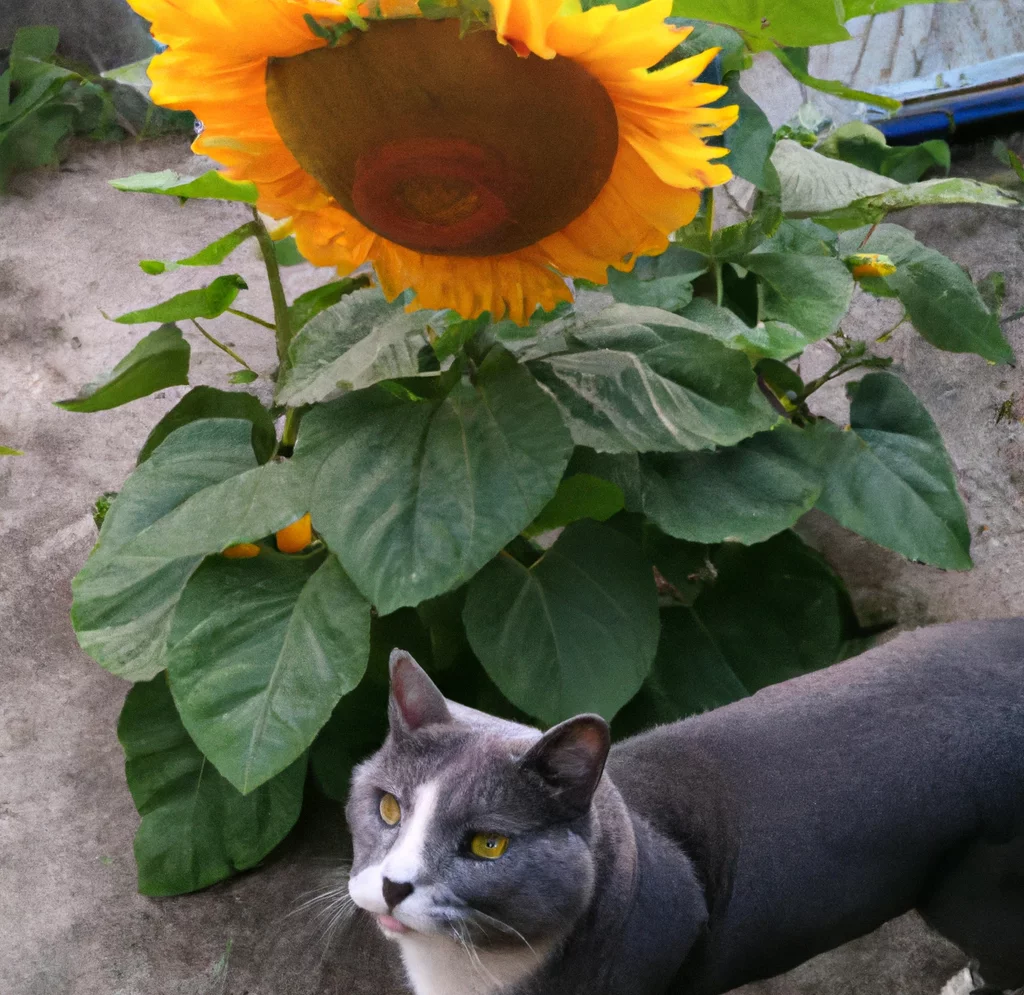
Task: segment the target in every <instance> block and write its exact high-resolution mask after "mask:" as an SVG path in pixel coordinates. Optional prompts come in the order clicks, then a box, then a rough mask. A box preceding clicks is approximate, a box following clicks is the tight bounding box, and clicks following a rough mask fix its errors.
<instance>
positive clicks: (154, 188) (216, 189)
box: [110, 169, 258, 204]
mask: <svg viewBox="0 0 1024 995" xmlns="http://www.w3.org/2000/svg"><path fill="white" fill-rule="evenodd" d="M110 185H111V186H112V187H113V188H114V189H115V190H124V191H127V192H128V193H156V194H165V195H166V196H169V197H179V198H181V200H183V201H184V200H197V199H198V200H229V201H241V202H242V203H244V204H255V203H256V198H257V196H258V191H257V190H256V184H255V183H248V182H245V183H239V182H237V181H235V180H229V179H227V177H225V176H222V175H221V174H220V173H218V172H217V170H215V169H211V170H209V171H208V172H206V173H203V174H202V175H201V176H182V175H181V174H180V173H176V172H174V170H173V169H165V170H162V171H161V172H159V173H136V174H135V175H134V176H126V177H124V178H123V179H120V180H110Z"/></svg>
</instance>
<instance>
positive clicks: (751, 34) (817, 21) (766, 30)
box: [672, 0, 850, 48]
mask: <svg viewBox="0 0 1024 995" xmlns="http://www.w3.org/2000/svg"><path fill="white" fill-rule="evenodd" d="M672 13H673V15H675V16H676V17H693V18H697V19H698V20H701V21H712V22H714V23H715V24H726V25H728V26H729V27H733V28H738V29H739V30H740V31H742V32H743V34H744V36H745V37H746V39H747V43H748V44H749V45H750V46H751V47H753V48H769V47H771V46H773V45H827V44H828V43H829V42H833V41H844V40H845V39H847V38H849V37H850V33H849V32H848V31H847V30H846V28H844V27H843V20H844V13H843V6H842V4H841V3H837V2H836V0H674V3H673V4H672Z"/></svg>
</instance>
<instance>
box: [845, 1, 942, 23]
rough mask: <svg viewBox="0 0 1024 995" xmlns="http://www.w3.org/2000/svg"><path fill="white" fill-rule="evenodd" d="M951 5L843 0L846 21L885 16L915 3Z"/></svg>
mask: <svg viewBox="0 0 1024 995" xmlns="http://www.w3.org/2000/svg"><path fill="white" fill-rule="evenodd" d="M932 2H936V3H951V2H953V0H843V8H844V9H845V11H846V19H847V20H850V19H851V18H853V17H863V16H865V15H866V14H886V13H888V12H889V11H890V10H899V9H900V8H901V7H909V6H910V5H911V4H915V3H932Z"/></svg>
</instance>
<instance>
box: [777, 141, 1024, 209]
mask: <svg viewBox="0 0 1024 995" xmlns="http://www.w3.org/2000/svg"><path fill="white" fill-rule="evenodd" d="M772 163H773V165H774V166H775V168H776V170H777V171H778V174H779V180H780V182H781V185H782V207H783V210H784V211H785V212H786V214H787V215H788V216H791V217H814V218H816V219H817V220H818V221H819V222H821V223H823V224H827V225H828V226H829V227H830V228H836V229H843V228H854V227H856V226H858V225H863V224H870V223H875V222H878V221H880V220H881V219H882V218H884V217H885V215H886V214H887V213H889V212H890V211H899V210H903V209H905V208H908V207H917V206H920V205H925V204H983V205H986V206H989V207H1011V208H1016V207H1019V206H1020V205H1019V204H1018V202H1017V201H1016V200H1015V199H1014V198H1013V197H1011V196H1010V195H1009V194H1007V193H1006V192H1005V191H1003V190H1000V189H999V188H998V187H994V186H992V185H991V184H988V183H979V182H977V181H976V180H966V179H961V178H959V177H952V178H949V179H938V180H925V181H923V182H921V183H910V184H906V185H904V184H902V183H897V182H896V181H895V180H893V179H890V178H889V177H887V176H881V175H879V174H878V173H874V172H872V171H871V170H869V169H861V168H860V167H859V166H854V165H851V164H850V163H848V162H842V161H841V160H839V159H830V158H828V156H825V155H822V154H820V153H819V152H813V151H811V150H810V149H805V148H804V147H803V146H802V145H800V144H799V143H798V142H793V141H780V142H779V143H778V144H777V145H776V146H775V151H774V152H773V153H772Z"/></svg>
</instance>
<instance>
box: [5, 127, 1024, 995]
mask: <svg viewBox="0 0 1024 995" xmlns="http://www.w3.org/2000/svg"><path fill="white" fill-rule="evenodd" d="M187 159H188V154H187V151H186V150H185V149H184V148H183V146H182V145H181V143H180V141H166V142H162V143H157V144H150V145H144V146H135V145H131V144H128V145H123V146H111V147H103V146H89V145H83V146H79V147H77V148H76V149H75V151H74V154H73V155H72V156H71V158H70V159H69V161H68V163H67V164H66V165H65V166H64V167H63V168H62V169H61V170H60V172H38V173H35V174H32V175H29V176H26V177H23V178H21V179H20V180H19V181H18V182H17V184H16V195H15V196H14V197H11V198H9V199H6V200H4V201H2V202H0V384H2V387H0V441H2V442H4V443H6V444H9V445H16V446H18V447H20V448H22V449H24V450H25V451H26V454H27V455H25V456H24V457H20V458H17V459H4V460H0V995H313V993H320V992H323V993H328V992H330V993H339V995H342V993H344V995H348V993H353V995H362V993H366V995H369V993H374V995H391V993H393V992H394V993H397V992H398V991H399V990H400V989H399V988H398V987H397V982H396V981H395V979H394V974H393V971H392V967H393V965H390V963H389V962H388V961H386V959H384V958H385V954H384V953H382V951H381V948H380V945H379V941H377V940H376V939H375V937H374V936H373V934H372V933H370V934H361V933H354V934H345V937H344V939H342V938H340V937H339V938H335V941H334V942H333V943H332V944H328V945H325V943H324V941H323V939H322V938H320V937H319V935H318V924H317V922H316V920H315V918H314V917H313V916H312V914H311V913H310V911H308V910H307V911H299V912H298V913H297V914H292V913H294V912H295V911H296V909H297V908H298V907H299V905H300V903H301V902H302V900H303V896H304V895H307V894H308V892H309V891H310V889H314V888H317V887H323V886H324V883H325V882H329V880H330V877H331V875H332V874H333V873H334V868H335V867H336V865H337V861H338V860H339V858H340V857H341V856H343V854H344V849H345V842H344V835H343V830H342V821H341V816H340V813H339V812H338V811H337V810H336V809H333V808H330V807H325V808H322V809H320V810H318V811H316V812H313V813H311V814H310V816H309V817H308V818H307V819H306V820H305V823H304V825H303V826H302V827H301V828H300V830H299V831H298V832H297V833H296V834H294V835H293V837H292V838H291V839H290V840H289V842H288V843H287V845H286V846H285V847H284V848H283V851H282V852H281V853H280V854H279V855H277V856H276V857H275V858H274V859H272V860H271V861H268V863H267V866H266V867H264V868H263V869H261V870H258V871H256V872H253V873H250V874H247V875H244V876H242V877H240V878H237V879H235V880H233V881H231V882H228V883H225V884H223V885H220V886H217V887H214V888H211V889H209V890H208V891H206V892H204V893H202V894H198V895H194V896H188V897H183V898H177V899H168V900H151V899H145V898H141V897H139V896H138V895H137V894H136V893H135V888H134V868H133V864H132V853H131V841H132V836H133V833H134V831H135V827H136V825H137V821H138V820H137V816H136V814H135V812H134V810H133V808H132V804H131V799H130V798H129V795H128V792H127V790H126V788H125V785H124V778H123V770H122V763H123V760H122V755H121V751H120V748H119V746H118V744H117V741H116V738H115V735H114V726H115V722H116V718H117V714H118V711H119V709H120V706H121V702H122V700H123V697H124V694H125V691H126V685H125V684H124V683H122V682H121V681H119V680H117V679H115V678H113V677H111V676H110V675H108V674H106V673H105V672H103V671H102V670H100V669H99V668H98V667H97V666H96V665H95V664H93V663H92V662H91V661H90V660H89V659H88V658H86V657H85V656H84V655H83V654H82V653H81V652H80V651H79V649H78V647H77V645H76V642H75V638H74V635H73V633H72V631H71V626H70V623H69V620H68V609H69V606H70V600H71V595H70V588H69V582H70V579H71V577H72V576H73V575H74V573H75V571H76V570H77V569H78V567H79V566H80V565H81V563H82V562H83V560H84V559H85V557H86V555H87V553H88V551H89V548H90V546H91V544H92V542H93V541H94V537H95V532H94V529H93V525H92V521H91V517H90V508H91V505H92V501H93V499H94V498H95V496H96V495H97V494H99V493H100V492H102V491H104V490H108V489H116V488H117V487H118V486H119V485H120V483H121V482H122V481H123V479H124V477H125V476H126V475H127V473H128V472H129V471H130V469H131V466H132V463H133V457H134V453H135V451H136V449H137V447H138V445H139V444H140V442H141V441H142V439H143V438H144V437H145V435H146V433H147V431H148V429H149V427H150V426H151V425H152V424H153V423H154V422H155V421H156V420H157V418H158V417H159V416H160V415H161V414H162V413H163V412H164V411H166V410H167V409H168V408H170V407H171V405H172V404H173V403H174V402H175V400H176V399H177V398H178V397H179V396H180V395H181V393H182V389H180V388H179V389H173V390H168V391H165V392H162V393H161V394H159V395H156V396H154V397H152V398H148V399H145V400H142V401H139V402H136V403H135V404H132V405H130V406H128V407H125V408H121V409H117V410H115V411H111V412H106V413H101V414H96V415H74V414H68V413H65V412H62V411H60V410H59V409H57V408H54V407H53V406H52V405H51V403H50V402H51V401H53V400H55V399H58V398H61V397H66V396H69V395H71V394H72V393H74V391H75V389H76V388H77V387H78V386H79V385H80V384H82V383H83V382H85V381H86V380H88V379H89V378H90V377H92V376H93V375H94V374H95V373H97V372H98V371H100V370H102V369H105V368H109V367H110V366H111V365H113V363H114V362H116V360H117V359H119V358H120V357H121V356H122V355H124V353H125V352H127V350H128V348H129V347H130V346H131V344H132V343H134V342H135V341H137V340H138V338H139V337H140V336H141V334H142V331H143V330H141V329H132V328H126V327H124V326H120V325H115V324H111V323H109V322H107V321H106V320H105V319H104V318H103V316H102V315H101V314H100V311H99V309H100V308H102V309H103V310H105V311H106V312H107V313H108V314H116V313H120V312H122V311H125V310H128V309H129V308H132V307H136V306H140V305H144V304H146V303H150V302H155V301H156V300H159V299H162V298H163V297H164V296H167V295H168V294H169V293H172V292H176V291H179V290H182V289H185V288H186V287H188V286H189V285H190V284H192V283H193V282H194V281H195V279H196V277H195V275H194V274H190V273H189V272H187V271H185V272H178V273H173V274H168V275H165V276H163V277H159V278H155V277H148V276H145V275H143V274H142V273H141V271H139V270H138V268H137V267H136V262H137V260H138V259H141V258H165V259H167V258H175V257H176V256H180V255H184V254H186V253H188V252H191V251H194V250H195V249H196V248H198V247H200V246H201V245H203V244H205V243H206V242H208V241H210V240H212V239H213V238H214V237H216V236H217V235H220V234H222V233H223V232H225V231H227V230H228V229H230V228H232V227H234V226H235V225H237V224H239V223H240V221H241V220H242V219H243V217H244V209H243V208H241V207H237V208H235V207H230V206H224V205H209V204H202V203H196V204H191V205H189V206H188V207H186V208H179V207H178V206H177V204H176V202H174V201H173V200H170V199H168V200H162V199H158V198H145V197H138V196H132V195H127V194H120V193H117V192H115V191H113V190H112V189H111V188H110V187H108V186H107V184H106V180H107V179H108V178H110V177H114V176H120V175H127V174H130V173H133V172H136V171H139V170H144V169H160V168H164V167H168V166H169V167H178V168H182V167H184V166H186V165H187ZM966 165H967V167H968V168H969V169H975V170H977V169H982V170H983V169H984V168H988V167H987V166H984V165H983V164H982V163H981V162H980V160H979V161H978V162H975V163H971V162H968V163H967V164H966ZM901 220H903V221H904V222H905V223H908V224H911V225H912V226H913V227H914V228H915V230H917V231H918V232H919V234H920V236H921V237H922V238H923V239H924V240H925V241H927V242H929V243H931V244H934V245H936V246H938V247H939V248H942V249H943V250H945V251H947V252H948V253H950V255H952V256H953V257H954V258H955V259H957V260H958V261H960V262H962V263H964V264H966V265H968V266H970V267H971V268H972V269H974V270H976V271H977V272H979V273H982V272H987V271H988V270H990V269H996V268H999V269H1003V270H1005V271H1006V273H1007V278H1008V282H1009V284H1010V287H1011V291H1010V294H1011V297H1010V304H1011V306H1019V305H1020V304H1021V303H1024V299H1022V293H1024V234H1022V229H1021V226H1020V217H1019V216H1011V215H1006V214H1000V213H999V212H996V211H974V210H966V209H965V210H960V209H955V210H947V211H945V212H942V213H940V212H936V211H920V212H916V213H914V214H913V215H907V216H905V217H904V218H903V219H901ZM229 264H230V265H225V266H224V267H222V268H221V271H226V272H230V271H235V270H237V271H238V272H241V273H243V275H245V276H247V277H252V286H253V287H254V288H262V284H261V281H260V279H259V271H260V267H259V263H258V260H257V259H256V257H255V255H254V254H253V251H252V250H251V249H250V248H249V247H246V248H243V249H242V250H240V251H239V253H237V254H236V255H235V256H234V257H232V259H231V260H229ZM287 279H288V282H289V285H290V290H291V292H292V293H294V292H297V291H298V290H300V289H304V288H305V287H307V286H310V285H312V284H314V283H316V282H319V281H320V280H321V279H322V275H317V274H315V273H312V272H310V271H309V270H308V269H306V268H298V269H295V270H290V271H288V273H287ZM240 304H241V306H243V307H246V308H247V309H249V310H251V311H254V312H256V313H258V314H268V315H269V313H270V305H269V301H268V300H267V298H266V294H265V293H264V292H263V291H262V289H254V290H253V291H251V292H250V293H249V294H248V295H247V299H246V300H245V302H244V303H242V302H241V301H240ZM892 320H894V319H893V317H892V316H891V315H890V314H889V312H888V311H887V310H886V307H881V308H878V307H875V306H872V307H871V308H867V307H861V306H858V309H857V311H856V312H855V316H854V319H853V321H852V322H851V327H850V328H849V330H850V331H851V332H853V331H856V332H857V333H858V334H863V335H865V336H867V335H875V334H878V332H879V331H881V330H882V329H884V328H885V327H887V324H888V323H891V321H892ZM217 329H218V331H219V333H221V334H223V335H224V337H225V338H226V339H228V340H229V341H230V342H232V343H233V344H234V345H235V347H236V348H237V349H238V350H239V351H240V352H242V354H243V355H244V356H245V357H246V358H247V359H248V361H249V362H250V364H251V365H253V366H255V367H256V368H257V369H261V368H266V367H267V366H268V365H269V364H270V363H271V362H272V350H271V345H270V342H269V340H268V338H267V337H266V336H265V335H263V334H262V333H261V331H260V330H259V329H257V328H256V327H255V326H252V325H249V324H246V323H244V322H242V321H239V320H235V319H226V320H223V321H221V322H218V323H217ZM1010 332H1011V338H1012V339H1013V341H1014V344H1015V345H1016V346H1017V348H1018V350H1022V349H1024V334H1022V333H1024V327H1021V325H1017V326H1014V327H1013V328H1011V329H1010ZM891 347H892V349H893V352H894V354H895V355H896V356H897V358H898V360H899V362H900V364H901V372H902V373H903V374H904V375H905V376H906V377H907V379H908V380H909V381H910V382H911V384H912V385H913V387H914V389H915V390H916V391H917V392H918V394H919V396H921V398H922V399H923V400H924V401H925V403H926V404H927V405H928V407H929V409H930V410H931V411H932V413H933V415H934V416H935V418H936V420H937V421H938V422H939V425H940V427H941V428H942V430H943V432H944V433H945V435H946V438H947V440H948V442H949V446H950V451H951V453H952V455H953V458H954V461H955V462H956V464H957V467H958V472H959V478H960V482H961V485H962V487H963V490H964V494H965V496H966V498H967V500H968V502H969V506H970V512H971V520H972V524H973V525H974V526H975V527H977V528H980V527H981V526H982V525H987V526H988V529H987V530H986V531H985V532H983V534H982V535H981V537H980V538H979V539H978V541H977V542H976V549H975V555H976V559H977V563H978V565H977V568H976V569H975V571H974V572H973V573H969V574H953V573H943V572H941V571H937V570H933V569H931V568H927V567H921V566H915V565H911V564H907V563H904V562H903V561H901V560H899V558H898V557H895V556H892V555H891V554H887V553H885V552H884V551H879V550H878V549H877V548H875V547H871V546H869V545H868V544H866V543H863V542H861V541H860V540H858V539H856V537H851V536H850V535H849V534H847V533H844V532H843V531H842V530H840V529H838V528H835V527H832V526H830V525H829V524H828V523H827V522H826V521H823V520H821V519H820V518H819V519H818V520H816V521H812V522H810V523H809V524H808V526H807V529H808V532H809V534H811V535H812V536H813V538H814V540H815V541H816V542H817V543H818V544H819V545H820V546H821V547H822V548H823V549H825V551H826V552H827V554H828V555H829V556H830V557H831V558H832V559H833V562H834V563H835V564H836V566H837V568H838V569H839V570H840V571H841V572H842V573H843V574H844V576H846V577H847V578H848V579H849V581H850V583H851V587H852V590H853V593H854V597H855V599H856V601H857V603H858V606H859V608H860V609H861V610H862V612H863V614H864V616H865V618H866V619H867V620H873V619H875V618H880V617H890V616H892V615H893V614H895V615H896V616H897V617H898V618H899V621H900V622H901V624H903V625H913V624H916V623H918V622H921V621H930V620H939V619H953V618H973V617H982V616H988V615H1001V614H1013V613H1020V612H1021V610H1022V608H1024V597H1022V595H1021V593H1020V581H1019V578H1020V576H1021V574H1022V569H1024V519H1022V517H1021V514H1020V510H1021V485H1022V482H1024V456H1022V450H1021V447H1020V442H1021V434H1022V432H1024V428H1022V426H1021V425H1020V424H1019V423H1018V421H1017V420H1016V419H1011V420H1010V421H1008V422H1007V421H1004V422H1002V423H1000V424H998V425H997V424H996V423H995V415H996V409H997V408H998V406H999V404H1000V403H1001V402H1002V401H1003V400H1005V399H1006V398H1007V397H1008V396H1010V395H1011V394H1014V393H1015V394H1016V395H1017V396H1018V397H1020V398H1022V407H1021V410H1020V412H1019V413H1018V414H1020V415H1024V383H1022V382H1021V375H1020V374H1019V373H1018V372H1017V370H1009V369H1006V368H998V369H996V368H992V367H989V366H987V365H986V364H985V363H984V362H983V361H981V360H979V359H977V358H972V357H958V356H952V355H949V354H945V353H939V352H937V351H935V350H933V349H931V348H930V347H927V346H925V345H924V344H923V343H920V342H919V341H918V340H917V339H916V337H915V336H914V335H913V333H912V332H910V331H909V330H907V329H904V330H901V331H900V332H898V333H897V335H896V336H895V337H894V339H893V340H892V344H891ZM193 350H194V351H193V356H194V359H193V371H194V382H196V383H200V382H202V383H210V384H214V385H218V386H225V385H226V376H227V373H228V372H229V371H230V370H231V369H232V366H233V364H232V363H231V362H230V361H229V360H228V359H227V358H226V357H224V356H223V354H221V353H219V352H217V351H216V350H215V349H214V348H213V347H212V346H210V345H209V344H208V343H206V342H205V341H204V340H202V339H198V338H196V339H194V340H193ZM825 362H826V357H825V355H824V353H823V352H821V353H819V354H815V355H812V356H810V357H808V359H807V361H806V364H805V365H806V368H807V372H813V370H812V367H814V365H815V364H816V363H817V364H818V365H819V366H820V365H821V364H823V363H825ZM819 403H820V404H821V405H822V410H825V409H830V410H833V413H835V414H836V416H837V417H841V415H842V411H841V407H840V406H841V403H842V401H841V395H840V392H839V391H838V390H834V391H832V392H829V393H825V392H823V394H822V397H821V399H820V402H819ZM229 944H230V957H229V960H228V965H227V968H226V970H222V969H218V968H217V965H218V962H219V961H220V959H221V958H222V957H223V956H224V954H225V952H226V951H227V949H228V946H229ZM961 960H962V958H961V957H960V955H959V954H958V952H956V951H955V950H953V949H952V948H951V947H950V946H949V945H948V944H946V943H944V942H943V941H941V940H939V939H937V938H935V937H933V936H931V935H930V934H928V933H927V931H926V930H924V928H923V927H922V926H921V924H920V923H919V922H918V921H917V920H916V919H914V918H913V917H906V918H904V919H902V920H899V921H897V922H895V923H892V924H890V925H889V926H887V927H886V928H885V929H883V930H880V931H879V932H878V933H876V934H874V935H873V936H871V937H868V938H865V939H863V940H860V941H858V942H857V943H854V944H850V945H848V946H847V947H844V948H843V949H841V950H839V951H836V952H834V953H832V954H829V955H825V956H823V957H821V958H818V959H817V960H815V961H812V962H811V963H809V964H808V965H805V966H804V967H802V968H801V969H799V970H798V971H795V972H792V973H791V974H789V975H786V976H783V977H782V978H779V979H776V980H774V981H772V982H769V983H765V984H762V985H757V986H751V988H750V989H749V991H748V995H796V993H800V995H812V993H813V995H868V993H872V995H874V993H875V992H879V991H884V992H886V993H887V995H937V993H938V991H939V988H940V987H941V984H942V982H943V980H944V979H945V978H946V977H948V976H949V975H950V974H952V973H953V971H954V970H955V969H956V968H957V967H958V966H959V965H960V962H961Z"/></svg>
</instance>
